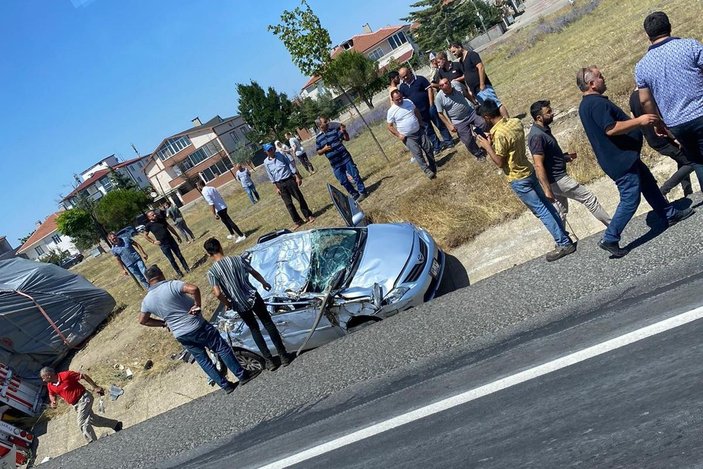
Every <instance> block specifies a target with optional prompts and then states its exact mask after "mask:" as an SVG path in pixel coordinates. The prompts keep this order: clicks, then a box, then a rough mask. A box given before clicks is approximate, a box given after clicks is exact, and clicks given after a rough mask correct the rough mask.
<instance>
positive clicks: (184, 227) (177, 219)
mask: <svg viewBox="0 0 703 469" xmlns="http://www.w3.org/2000/svg"><path fill="white" fill-rule="evenodd" d="M163 209H164V211H165V212H166V216H167V217H168V218H170V219H171V220H173V224H174V225H176V228H178V230H179V231H180V232H181V234H182V235H183V237H184V238H185V239H186V241H187V242H188V244H190V243H192V242H193V241H195V235H193V232H192V231H191V230H190V228H189V227H188V224H187V223H186V220H185V218H183V214H182V213H181V210H180V209H179V208H178V207H176V206H175V205H173V204H172V203H171V201H170V200H166V201H164V203H163Z"/></svg>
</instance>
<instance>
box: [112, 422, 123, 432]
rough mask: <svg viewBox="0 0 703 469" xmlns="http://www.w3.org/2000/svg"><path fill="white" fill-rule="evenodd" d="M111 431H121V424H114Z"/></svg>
mask: <svg viewBox="0 0 703 469" xmlns="http://www.w3.org/2000/svg"><path fill="white" fill-rule="evenodd" d="M113 430H115V431H116V432H119V431H120V430H122V422H117V423H116V424H115V428H113Z"/></svg>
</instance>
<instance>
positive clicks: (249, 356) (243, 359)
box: [234, 349, 264, 371]
mask: <svg viewBox="0 0 703 469" xmlns="http://www.w3.org/2000/svg"><path fill="white" fill-rule="evenodd" d="M234 356H235V357H236V358H237V361H238V362H239V364H240V365H242V368H244V369H245V370H247V371H263V369H264V359H263V357H261V356H259V355H257V354H256V353H254V352H250V351H249V350H242V349H234Z"/></svg>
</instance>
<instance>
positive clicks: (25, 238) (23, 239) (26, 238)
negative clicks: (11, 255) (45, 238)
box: [17, 231, 34, 246]
mask: <svg viewBox="0 0 703 469" xmlns="http://www.w3.org/2000/svg"><path fill="white" fill-rule="evenodd" d="M33 234H34V231H32V232H31V233H29V234H28V235H26V236H22V237H21V238H17V241H19V242H20V246H22V245H23V244H24V243H26V242H27V240H28V239H29V238H31V236H32V235H33Z"/></svg>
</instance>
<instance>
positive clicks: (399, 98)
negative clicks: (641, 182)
mask: <svg viewBox="0 0 703 469" xmlns="http://www.w3.org/2000/svg"><path fill="white" fill-rule="evenodd" d="M391 100H392V101H393V104H392V105H391V107H390V109H388V114H387V116H386V122H387V123H388V131H389V132H390V133H392V134H393V135H395V136H396V137H398V138H399V139H400V141H401V142H403V143H404V144H405V146H406V147H407V148H408V150H410V153H411V154H412V155H413V158H414V159H415V161H416V162H417V164H418V166H420V169H422V171H423V172H424V173H425V175H426V176H427V177H428V178H430V179H434V178H435V177H436V173H437V165H436V164H435V159H434V151H433V150H432V144H431V143H430V140H429V139H428V138H427V133H426V132H424V129H423V127H422V118H421V117H420V111H418V110H417V108H416V107H415V105H414V104H413V102H412V101H410V100H409V99H403V94H402V93H401V92H400V91H398V90H394V91H393V92H391Z"/></svg>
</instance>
